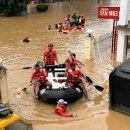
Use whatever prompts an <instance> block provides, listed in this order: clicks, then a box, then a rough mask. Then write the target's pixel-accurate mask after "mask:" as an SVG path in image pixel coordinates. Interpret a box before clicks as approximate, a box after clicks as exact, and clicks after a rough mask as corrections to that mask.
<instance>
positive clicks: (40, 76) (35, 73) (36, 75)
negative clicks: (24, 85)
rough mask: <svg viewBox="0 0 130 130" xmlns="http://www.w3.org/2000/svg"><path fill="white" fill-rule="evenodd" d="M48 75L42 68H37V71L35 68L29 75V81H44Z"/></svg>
mask: <svg viewBox="0 0 130 130" xmlns="http://www.w3.org/2000/svg"><path fill="white" fill-rule="evenodd" d="M47 76H48V74H47V73H46V72H45V71H44V69H39V71H36V69H34V70H33V73H32V76H31V81H32V80H33V79H34V80H38V79H39V81H41V82H45V81H46V77H47Z"/></svg>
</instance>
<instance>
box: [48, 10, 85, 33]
mask: <svg viewBox="0 0 130 130" xmlns="http://www.w3.org/2000/svg"><path fill="white" fill-rule="evenodd" d="M85 24H86V21H85V16H84V14H80V15H79V16H78V15H77V11H74V13H73V15H72V17H71V16H70V14H68V15H67V17H66V18H65V21H64V23H62V22H59V23H58V24H55V29H56V30H57V31H58V32H63V31H64V30H66V31H71V30H81V29H84V28H85ZM48 30H51V25H49V26H48Z"/></svg>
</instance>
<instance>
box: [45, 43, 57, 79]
mask: <svg viewBox="0 0 130 130" xmlns="http://www.w3.org/2000/svg"><path fill="white" fill-rule="evenodd" d="M53 46H54V45H53V43H52V42H50V43H48V49H47V50H45V51H44V53H43V64H44V66H45V68H46V71H49V70H50V69H51V71H52V74H53V76H54V77H55V72H54V66H49V65H54V64H55V61H56V62H57V64H58V57H57V52H56V50H54V49H53ZM47 65H48V66H47Z"/></svg>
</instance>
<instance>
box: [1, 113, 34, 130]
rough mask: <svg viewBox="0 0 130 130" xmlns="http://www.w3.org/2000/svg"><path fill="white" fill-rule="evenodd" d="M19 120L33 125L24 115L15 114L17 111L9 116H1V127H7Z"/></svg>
mask: <svg viewBox="0 0 130 130" xmlns="http://www.w3.org/2000/svg"><path fill="white" fill-rule="evenodd" d="M17 120H22V121H23V122H24V123H26V124H28V125H31V123H30V122H29V121H27V120H26V119H24V118H23V117H21V116H19V115H17V114H15V113H13V114H10V115H9V116H7V117H3V118H0V128H5V127H7V126H8V125H10V124H11V123H13V122H15V121H17Z"/></svg>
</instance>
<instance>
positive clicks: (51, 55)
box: [44, 50, 57, 65]
mask: <svg viewBox="0 0 130 130" xmlns="http://www.w3.org/2000/svg"><path fill="white" fill-rule="evenodd" d="M44 56H45V58H46V60H45V64H49V65H50V64H54V62H55V57H56V56H57V52H56V50H52V51H50V50H46V51H45V52H44Z"/></svg>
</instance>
